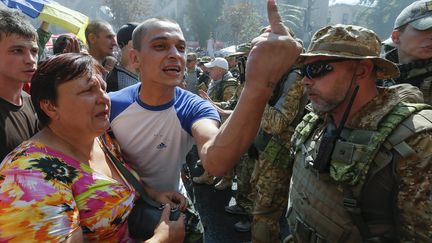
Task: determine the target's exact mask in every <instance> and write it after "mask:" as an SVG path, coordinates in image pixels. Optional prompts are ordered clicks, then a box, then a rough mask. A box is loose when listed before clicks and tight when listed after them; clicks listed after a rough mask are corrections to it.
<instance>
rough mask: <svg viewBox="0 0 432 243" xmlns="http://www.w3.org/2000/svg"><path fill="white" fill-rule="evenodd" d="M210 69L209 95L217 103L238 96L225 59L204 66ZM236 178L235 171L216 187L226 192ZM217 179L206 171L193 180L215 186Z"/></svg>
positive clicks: (217, 59) (219, 58) (235, 82)
mask: <svg viewBox="0 0 432 243" xmlns="http://www.w3.org/2000/svg"><path fill="white" fill-rule="evenodd" d="M204 66H205V67H207V68H208V69H209V75H210V78H211V81H210V84H209V87H208V90H207V95H208V96H209V97H210V99H211V100H212V101H213V102H214V103H215V104H219V103H220V102H226V101H228V100H230V99H231V98H232V97H233V96H235V94H236V90H237V86H238V81H237V79H236V78H234V77H233V76H232V74H231V72H230V71H228V68H229V67H228V62H227V60H225V58H222V57H216V58H215V59H214V60H213V61H212V62H209V63H206V64H204ZM233 176H234V173H233V171H230V172H229V173H227V174H226V175H225V176H224V177H222V179H221V180H220V181H219V182H218V183H217V184H216V185H215V189H217V190H225V189H227V188H231V185H232V178H233ZM214 180H215V178H214V177H213V176H212V175H211V174H210V173H208V172H207V171H204V173H203V174H202V175H201V176H199V177H195V178H193V181H194V182H195V183H198V184H204V183H205V184H208V185H211V184H213V182H214Z"/></svg>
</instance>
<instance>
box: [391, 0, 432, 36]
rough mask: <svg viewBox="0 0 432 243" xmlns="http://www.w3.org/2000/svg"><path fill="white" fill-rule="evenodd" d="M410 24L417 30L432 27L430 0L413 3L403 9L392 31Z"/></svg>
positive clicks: (431, 3) (431, 0) (431, 1)
mask: <svg viewBox="0 0 432 243" xmlns="http://www.w3.org/2000/svg"><path fill="white" fill-rule="evenodd" d="M406 24H410V25H411V26H412V27H414V28H415V29H417V30H426V29H429V28H431V27H432V0H420V1H415V2H413V3H412V4H410V5H408V7H406V8H404V10H402V12H401V13H400V14H399V16H398V17H397V18H396V20H395V23H394V29H397V28H399V27H401V26H403V25H406Z"/></svg>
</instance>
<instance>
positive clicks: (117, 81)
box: [106, 23, 139, 92]
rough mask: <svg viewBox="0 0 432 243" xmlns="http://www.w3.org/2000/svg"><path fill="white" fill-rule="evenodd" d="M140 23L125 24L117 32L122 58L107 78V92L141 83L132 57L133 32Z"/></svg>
mask: <svg viewBox="0 0 432 243" xmlns="http://www.w3.org/2000/svg"><path fill="white" fill-rule="evenodd" d="M137 26H138V23H128V24H125V25H123V26H122V27H121V28H120V29H119V30H118V32H117V43H118V46H119V47H120V50H121V59H120V63H118V65H115V66H114V69H113V70H112V71H111V72H110V73H109V74H108V76H107V78H106V82H107V92H111V91H117V90H120V89H123V88H126V87H128V86H131V85H133V84H136V83H139V80H138V70H137V69H136V68H135V67H133V65H132V60H131V59H130V55H129V53H130V50H131V49H132V33H133V31H134V29H135V28H136V27H137Z"/></svg>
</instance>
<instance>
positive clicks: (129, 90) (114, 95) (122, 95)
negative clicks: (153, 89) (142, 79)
mask: <svg viewBox="0 0 432 243" xmlns="http://www.w3.org/2000/svg"><path fill="white" fill-rule="evenodd" d="M140 88H141V83H137V84H134V85H131V86H128V87H126V88H124V89H121V90H118V91H113V92H109V93H108V95H109V97H110V98H111V102H112V101H117V100H119V101H124V100H130V99H132V100H135V99H136V97H137V96H138V93H139V89H140Z"/></svg>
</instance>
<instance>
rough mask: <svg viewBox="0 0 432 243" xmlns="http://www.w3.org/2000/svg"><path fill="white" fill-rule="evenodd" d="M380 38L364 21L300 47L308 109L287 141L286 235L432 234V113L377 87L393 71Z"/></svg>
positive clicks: (384, 237) (331, 29)
mask: <svg viewBox="0 0 432 243" xmlns="http://www.w3.org/2000/svg"><path fill="white" fill-rule="evenodd" d="M380 43H381V41H380V40H379V38H378V37H377V36H376V34H375V33H374V32H372V31H370V30H368V29H365V28H362V27H358V26H352V25H335V26H327V27H324V28H322V29H320V30H319V31H318V32H317V33H315V35H314V36H313V38H312V41H311V44H310V46H309V48H308V51H307V52H306V53H304V54H301V56H302V57H303V58H304V60H303V63H304V66H303V68H302V73H303V74H304V75H305V77H304V79H303V80H302V83H303V85H304V86H305V89H306V94H307V96H308V98H309V99H310V101H311V106H312V107H311V109H312V111H311V112H310V113H308V114H307V115H305V116H304V117H303V119H302V122H301V123H300V124H299V125H298V126H297V127H296V129H295V132H294V135H293V139H292V142H293V148H294V149H293V152H294V153H295V157H294V161H293V164H292V177H291V184H290V191H289V199H288V212H287V218H288V223H289V227H290V230H291V232H292V235H291V237H290V240H294V241H295V242H399V241H401V242H430V239H431V238H432V224H430V222H431V220H432V213H431V210H430V209H431V208H432V200H431V198H430V195H431V182H432V177H431V176H430V174H431V172H432V139H431V138H432V120H431V117H432V110H431V107H430V106H428V105H426V104H414V103H404V102H400V100H401V97H400V96H399V93H398V92H395V90H394V89H388V88H380V87H377V86H376V85H375V81H376V79H377V78H378V79H389V78H394V77H397V76H398V75H399V71H398V69H397V67H396V65H394V64H393V63H391V62H389V61H387V60H385V59H382V58H380V57H379V52H380Z"/></svg>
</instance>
